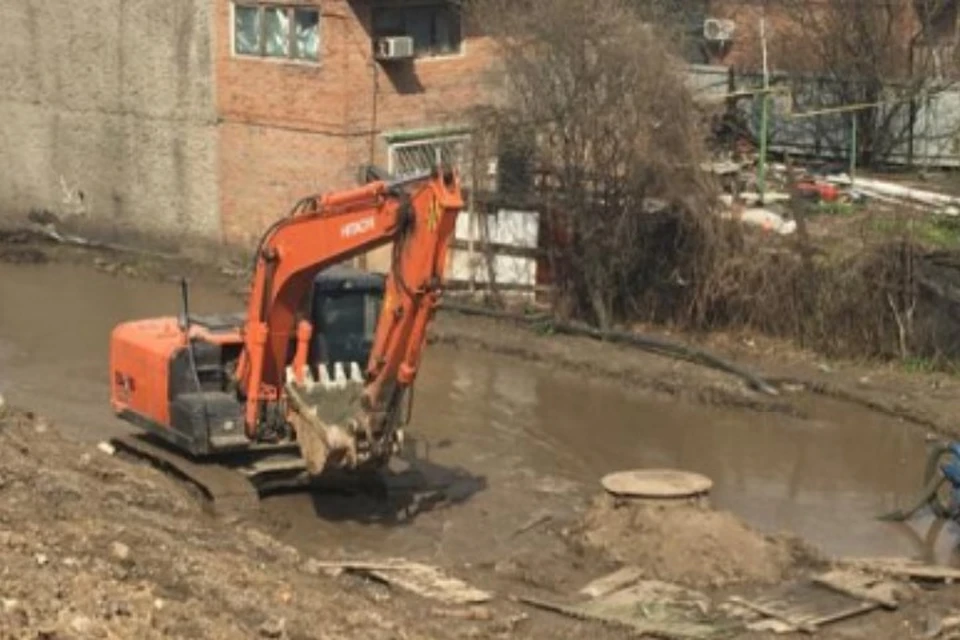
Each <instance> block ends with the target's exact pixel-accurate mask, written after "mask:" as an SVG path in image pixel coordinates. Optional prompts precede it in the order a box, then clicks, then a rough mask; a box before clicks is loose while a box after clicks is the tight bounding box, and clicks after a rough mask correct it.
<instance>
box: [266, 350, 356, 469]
mask: <svg viewBox="0 0 960 640" xmlns="http://www.w3.org/2000/svg"><path fill="white" fill-rule="evenodd" d="M317 370H318V371H319V373H320V375H319V379H317V378H314V376H313V374H312V372H311V371H310V369H309V368H308V367H307V368H305V371H303V372H302V375H301V376H300V379H301V380H302V382H298V381H297V376H296V375H294V372H293V370H292V368H289V367H288V369H287V383H286V385H285V390H286V394H287V399H288V401H289V406H290V409H291V414H290V422H291V423H292V425H293V428H294V430H295V431H296V437H297V443H298V444H299V446H300V452H301V455H302V456H303V459H304V462H305V463H306V468H307V472H308V473H309V474H310V475H311V476H318V475H320V474H321V473H322V472H324V471H325V470H327V469H330V468H341V469H344V468H345V469H353V468H356V467H357V466H358V463H359V462H361V459H360V458H361V456H360V452H359V451H358V436H361V435H362V434H360V433H358V431H359V430H361V429H360V425H359V424H358V422H357V420H356V416H357V415H358V414H359V412H360V398H361V395H362V394H363V385H364V378H363V373H362V371H361V369H360V365H359V364H358V363H355V362H353V363H349V364H348V365H347V366H344V363H340V362H338V363H334V365H333V375H332V376H331V375H330V370H329V369H328V367H327V366H326V365H325V364H320V365H319V366H318V367H317Z"/></svg>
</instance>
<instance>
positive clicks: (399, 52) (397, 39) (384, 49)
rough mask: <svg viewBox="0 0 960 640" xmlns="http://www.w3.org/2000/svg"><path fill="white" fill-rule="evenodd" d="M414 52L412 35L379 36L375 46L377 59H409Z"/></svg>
mask: <svg viewBox="0 0 960 640" xmlns="http://www.w3.org/2000/svg"><path fill="white" fill-rule="evenodd" d="M413 54H414V51H413V38H411V37H410V36H393V37H389V38H377V41H376V48H375V56H376V58H377V60H409V59H410V58H412V57H413Z"/></svg>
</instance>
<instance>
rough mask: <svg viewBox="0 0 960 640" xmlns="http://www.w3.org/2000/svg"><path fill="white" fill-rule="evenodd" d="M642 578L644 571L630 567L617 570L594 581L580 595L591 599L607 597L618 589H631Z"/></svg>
mask: <svg viewBox="0 0 960 640" xmlns="http://www.w3.org/2000/svg"><path fill="white" fill-rule="evenodd" d="M642 577H643V570H642V569H640V568H639V567H634V566H629V565H628V566H626V567H623V568H621V569H617V570H616V571H614V572H613V573H610V574H608V575H605V576H603V577H601V578H597V579H596V580H593V581H592V582H590V583H589V584H588V585H587V586H585V587H584V588H583V589H581V590H580V593H582V594H583V595H585V596H590V597H591V598H599V597H601V596H605V595H607V594H608V593H613V592H614V591H616V590H617V589H623V588H624V587H629V586H630V585H631V584H633V583H635V582H637V581H638V580H640V578H642Z"/></svg>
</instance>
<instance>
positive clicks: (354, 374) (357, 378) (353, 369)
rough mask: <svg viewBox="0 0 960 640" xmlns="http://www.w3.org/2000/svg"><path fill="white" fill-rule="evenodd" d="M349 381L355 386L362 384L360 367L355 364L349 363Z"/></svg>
mask: <svg viewBox="0 0 960 640" xmlns="http://www.w3.org/2000/svg"><path fill="white" fill-rule="evenodd" d="M350 379H351V380H353V381H354V382H356V383H357V384H363V371H361V370H360V365H359V364H357V363H356V362H351V363H350Z"/></svg>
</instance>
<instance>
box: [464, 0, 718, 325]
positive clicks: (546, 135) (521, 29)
mask: <svg viewBox="0 0 960 640" xmlns="http://www.w3.org/2000/svg"><path fill="white" fill-rule="evenodd" d="M636 6H637V5H636V3H634V2H629V1H628V0H527V1H526V2H514V1H511V0H477V1H476V2H474V4H473V9H474V17H475V19H476V20H478V21H479V22H480V23H481V25H482V28H483V29H484V31H486V32H487V33H489V34H491V35H492V36H493V38H494V40H495V43H496V44H495V46H496V48H497V53H498V56H497V59H498V60H499V63H498V65H497V67H496V68H495V69H494V70H493V73H492V74H491V77H490V79H488V82H491V83H494V84H495V86H496V87H497V88H498V89H499V90H500V91H499V94H498V95H499V96H500V99H499V102H498V104H497V105H495V107H494V108H493V109H492V110H490V111H489V112H487V113H486V114H484V118H483V119H482V121H480V123H479V124H478V127H477V129H478V130H479V131H481V132H487V133H489V134H490V135H492V136H495V137H496V138H497V139H498V146H499V156H500V158H501V166H502V167H503V170H501V172H500V175H501V181H500V188H501V189H505V190H508V191H511V192H513V193H516V194H518V195H519V194H523V193H526V194H530V193H536V194H537V199H538V202H540V203H541V204H542V206H543V209H544V212H545V214H546V215H545V216H544V217H543V218H542V220H544V222H545V223H546V225H547V226H548V228H549V232H550V234H551V238H552V241H551V242H550V245H549V249H550V259H551V263H552V265H553V267H554V275H555V283H556V286H557V288H558V291H559V292H560V294H561V302H563V303H568V304H569V306H570V308H571V310H572V311H573V312H575V313H580V314H582V315H583V316H585V317H587V318H589V319H590V320H592V321H593V322H595V323H597V324H598V325H600V326H602V327H609V326H610V325H612V324H613V323H614V321H615V320H616V319H617V317H618V316H621V317H622V316H631V317H636V315H637V314H638V313H643V314H644V315H645V316H648V317H649V316H651V315H655V314H656V313H657V312H658V309H652V308H644V305H645V302H644V300H648V301H649V299H647V298H645V297H644V292H649V291H650V290H652V289H658V290H659V291H661V292H662V291H663V290H664V289H665V288H666V289H671V290H672V289H674V288H676V289H680V290H682V295H683V296H685V297H684V298H683V299H684V300H686V301H687V303H688V306H689V305H690V304H693V303H692V302H690V301H691V300H693V299H694V298H695V296H693V295H690V293H691V291H692V290H693V288H695V287H696V286H702V283H701V282H700V281H699V280H698V278H697V276H696V273H695V271H696V269H697V260H698V259H699V258H700V257H702V256H703V252H702V251H698V250H690V251H686V250H687V249H689V246H688V245H689V244H690V243H692V242H695V241H696V240H695V238H698V237H699V236H698V235H697V234H696V232H695V230H696V229H698V228H699V226H700V225H704V224H709V223H710V221H711V220H714V219H715V216H714V215H713V206H712V199H711V198H710V195H709V194H710V191H709V187H708V184H707V182H706V181H705V179H704V176H703V175H702V174H701V170H700V164H701V160H702V159H703V157H704V151H703V147H702V141H703V131H702V130H701V126H700V124H701V123H700V121H699V119H698V116H697V112H696V109H695V106H694V102H693V99H692V96H691V95H690V94H689V92H688V91H687V89H686V87H685V84H684V81H683V63H682V61H681V60H680V59H679V58H678V57H677V56H676V55H674V54H673V53H672V52H671V50H670V47H669V43H667V42H666V41H664V40H663V39H662V37H661V36H660V35H658V34H659V33H660V31H659V30H658V29H655V28H653V27H652V26H651V24H650V23H649V22H648V21H646V20H645V19H643V16H641V15H639V14H638V11H637V8H636ZM680 253H683V254H684V255H688V256H690V260H689V261H687V262H684V263H683V264H680V263H678V262H676V261H672V260H671V258H670V256H676V255H679V254H680ZM693 256H696V257H693ZM691 283H695V284H691ZM684 287H686V288H684ZM656 299H657V300H658V301H663V300H664V299H665V297H664V296H662V295H661V296H657V298H656ZM676 303H677V301H676V300H673V301H670V303H669V304H668V305H667V306H669V307H670V308H671V311H674V310H676V309H677V308H678V305H677V304H676Z"/></svg>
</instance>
